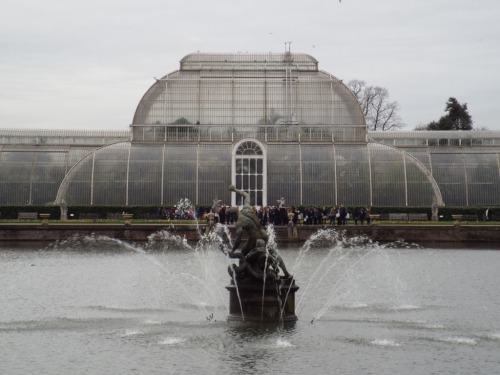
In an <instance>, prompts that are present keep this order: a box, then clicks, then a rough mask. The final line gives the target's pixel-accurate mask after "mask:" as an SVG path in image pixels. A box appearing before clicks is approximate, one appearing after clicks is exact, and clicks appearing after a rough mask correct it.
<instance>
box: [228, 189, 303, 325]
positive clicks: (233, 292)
mask: <svg viewBox="0 0 500 375" xmlns="http://www.w3.org/2000/svg"><path fill="white" fill-rule="evenodd" d="M229 190H230V191H233V192H235V193H237V194H239V195H241V196H242V197H243V208H242V209H241V210H238V209H237V208H232V210H233V212H234V213H235V214H236V215H237V220H236V223H235V227H236V238H235V241H234V243H233V246H232V248H231V250H230V251H225V250H224V249H225V248H224V247H223V248H222V249H223V251H224V252H225V253H226V255H227V256H228V257H229V258H231V259H238V264H237V265H236V264H231V265H230V266H229V267H228V272H229V275H230V276H231V283H230V285H228V286H227V287H226V289H227V290H228V291H229V315H228V318H227V319H228V321H229V322H244V323H251V324H268V323H271V324H276V323H277V324H293V323H295V322H296V321H297V316H296V315H295V292H296V291H297V290H298V289H299V287H298V286H297V285H295V280H294V278H293V276H292V275H291V274H290V273H289V272H288V270H287V268H286V266H285V263H284V262H283V259H282V258H281V256H280V255H279V253H278V252H277V250H276V248H275V244H274V243H270V242H269V236H268V234H267V232H266V231H265V230H264V228H263V227H262V226H261V224H260V221H259V219H258V217H257V215H256V214H255V212H254V211H253V208H252V206H251V202H250V195H249V194H248V193H247V192H245V191H242V190H238V189H236V188H235V187H234V186H233V185H231V186H230V187H229ZM244 233H246V235H247V239H246V242H245V243H244V244H243V246H242V247H241V249H239V250H238V247H239V246H240V244H241V242H242V239H243V235H244Z"/></svg>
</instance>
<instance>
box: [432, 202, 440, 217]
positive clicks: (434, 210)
mask: <svg viewBox="0 0 500 375" xmlns="http://www.w3.org/2000/svg"><path fill="white" fill-rule="evenodd" d="M431 212H432V216H431V221H439V216H438V212H439V208H438V206H437V204H436V201H433V202H432V206H431Z"/></svg>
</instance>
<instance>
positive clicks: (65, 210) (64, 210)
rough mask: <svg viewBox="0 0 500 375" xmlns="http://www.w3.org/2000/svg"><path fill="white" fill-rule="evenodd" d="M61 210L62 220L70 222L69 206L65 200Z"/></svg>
mask: <svg viewBox="0 0 500 375" xmlns="http://www.w3.org/2000/svg"><path fill="white" fill-rule="evenodd" d="M59 208H60V210H61V220H68V204H67V203H66V201H65V200H64V199H63V200H62V201H61V203H60V204H59Z"/></svg>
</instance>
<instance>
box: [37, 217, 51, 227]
mask: <svg viewBox="0 0 500 375" xmlns="http://www.w3.org/2000/svg"><path fill="white" fill-rule="evenodd" d="M39 216H40V219H42V225H48V224H49V218H50V214H39Z"/></svg>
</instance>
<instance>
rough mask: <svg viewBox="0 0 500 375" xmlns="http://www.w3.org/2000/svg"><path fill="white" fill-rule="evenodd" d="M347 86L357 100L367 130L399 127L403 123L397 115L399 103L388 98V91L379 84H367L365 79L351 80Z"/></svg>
mask: <svg viewBox="0 0 500 375" xmlns="http://www.w3.org/2000/svg"><path fill="white" fill-rule="evenodd" d="M347 86H348V87H349V89H351V91H352V92H353V94H354V95H355V96H356V98H357V99H358V101H359V104H360V106H361V110H362V111H363V115H364V116H365V119H366V124H367V126H368V129H369V130H382V131H384V130H394V129H400V128H402V127H403V126H405V124H404V123H403V121H402V120H401V117H400V116H399V110H400V107H399V103H398V102H396V101H393V102H391V101H390V100H389V91H388V90H387V89H386V88H383V87H379V86H367V85H366V82H365V81H360V80H356V79H354V80H351V81H349V82H348V83H347Z"/></svg>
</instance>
